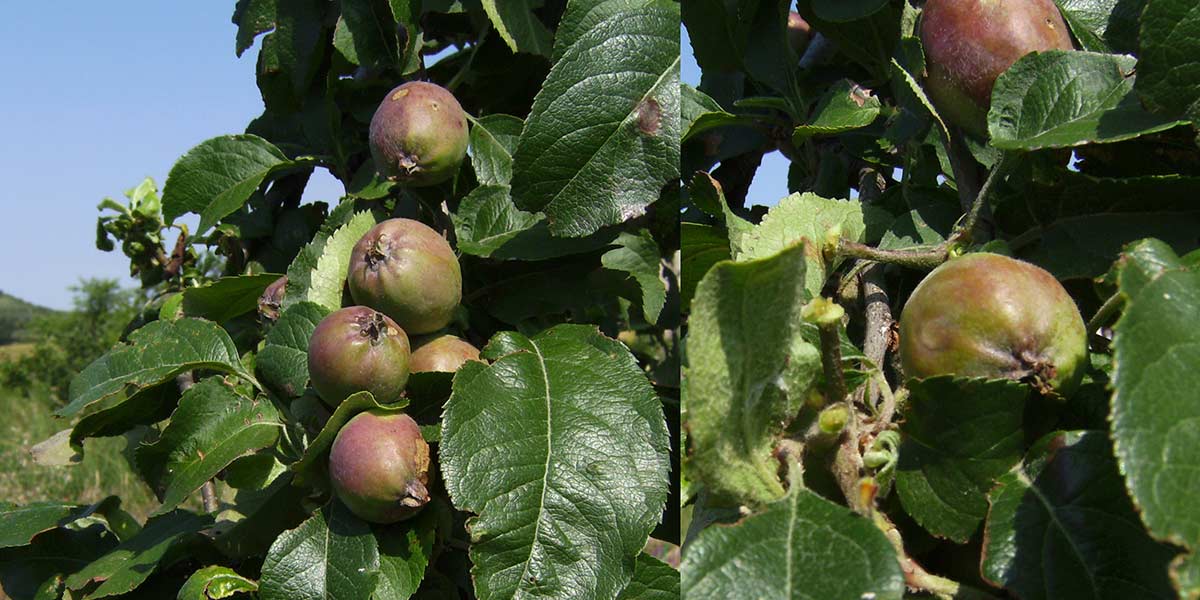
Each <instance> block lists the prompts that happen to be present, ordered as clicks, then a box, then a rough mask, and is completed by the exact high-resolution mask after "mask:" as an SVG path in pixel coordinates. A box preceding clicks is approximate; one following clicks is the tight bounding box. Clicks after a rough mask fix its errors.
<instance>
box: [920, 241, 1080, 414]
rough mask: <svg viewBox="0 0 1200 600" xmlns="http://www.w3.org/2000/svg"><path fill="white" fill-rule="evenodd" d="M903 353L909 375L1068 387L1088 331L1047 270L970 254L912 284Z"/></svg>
mask: <svg viewBox="0 0 1200 600" xmlns="http://www.w3.org/2000/svg"><path fill="white" fill-rule="evenodd" d="M900 360H901V364H902V365H903V367H904V373H905V375H906V376H908V377H932V376H934V375H951V374H952V375H961V376H965V377H994V378H1008V379H1013V380H1018V381H1025V382H1028V383H1031V384H1033V385H1034V386H1035V387H1037V388H1038V389H1039V390H1040V391H1042V392H1043V393H1047V394H1058V395H1067V394H1069V393H1070V392H1071V391H1073V390H1074V389H1075V387H1076V386H1078V384H1079V380H1080V378H1081V377H1082V376H1083V372H1084V369H1085V368H1086V365H1087V331H1086V326H1085V325H1084V322H1083V317H1082V316H1080V314H1079V309H1078V308H1077V307H1076V306H1075V302H1074V300H1072V299H1071V296H1070V295H1068V294H1067V291H1066V290H1065V289H1063V286H1062V285H1061V284H1060V283H1059V282H1058V280H1057V279H1055V278H1054V276H1053V275H1051V274H1050V273H1048V272H1046V271H1045V270H1043V269H1042V268H1040V267H1038V266H1036V265H1033V264H1030V263H1027V262H1024V261H1020V260H1016V259H1013V258H1009V257H1007V256H1001V255H998V254H988V253H979V254H968V255H966V256H962V257H959V258H956V259H953V260H951V261H949V262H947V263H944V264H942V265H941V266H939V267H938V268H936V269H934V270H933V272H931V273H930V274H929V275H928V276H927V277H926V278H925V279H924V280H923V281H921V283H920V284H919V285H917V287H916V289H915V290H913V293H912V296H911V297H909V299H908V302H907V303H906V304H905V305H904V309H903V312H902V313H901V315H900Z"/></svg>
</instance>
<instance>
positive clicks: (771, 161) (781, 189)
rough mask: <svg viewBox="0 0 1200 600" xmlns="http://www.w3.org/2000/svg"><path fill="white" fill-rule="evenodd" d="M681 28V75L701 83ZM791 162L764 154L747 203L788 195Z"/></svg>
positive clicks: (769, 201)
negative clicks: (788, 174)
mask: <svg viewBox="0 0 1200 600" xmlns="http://www.w3.org/2000/svg"><path fill="white" fill-rule="evenodd" d="M679 30H680V32H681V34H680V35H681V36H682V39H683V50H682V54H683V56H682V57H681V58H682V61H683V65H682V70H681V73H680V76H681V78H682V79H683V82H684V83H687V84H691V85H693V86H696V85H700V67H699V66H697V65H696V58H695V57H694V56H693V55H692V42H691V40H690V39H688V34H687V30H686V29H684V28H683V27H680V28H679ZM789 164H790V163H788V160H787V159H786V158H784V157H783V155H782V154H780V153H779V152H778V151H774V152H771V153H770V154H768V155H766V156H764V157H763V162H762V165H761V166H759V168H758V172H757V173H756V174H755V175H754V181H752V182H750V193H749V195H748V198H747V199H748V202H747V204H749V205H753V204H761V205H763V206H775V205H776V204H778V203H779V201H780V200H782V199H783V198H784V197H785V196H787V195H788V190H787V173H788V165H789ZM683 176H684V177H685V178H687V177H690V176H691V173H684V174H683Z"/></svg>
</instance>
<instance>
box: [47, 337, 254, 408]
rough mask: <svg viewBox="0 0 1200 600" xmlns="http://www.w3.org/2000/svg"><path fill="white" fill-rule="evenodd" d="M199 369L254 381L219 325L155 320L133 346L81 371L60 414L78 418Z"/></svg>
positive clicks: (131, 340)
mask: <svg viewBox="0 0 1200 600" xmlns="http://www.w3.org/2000/svg"><path fill="white" fill-rule="evenodd" d="M196 369H208V370H213V371H218V372H222V373H231V374H233V375H237V376H239V377H242V378H244V379H246V380H248V381H254V376H253V375H251V374H250V373H249V372H247V371H246V368H245V367H244V366H243V365H242V362H241V358H240V357H239V355H238V351H237V347H236V346H234V344H233V340H231V339H230V338H229V334H228V333H226V332H225V330H224V329H221V328H220V327H219V326H217V325H216V324H214V323H212V322H209V321H202V320H200V319H180V320H178V321H175V322H166V321H155V322H153V323H150V324H148V325H146V326H145V327H142V328H141V329H139V330H137V331H135V332H133V333H132V334H130V335H129V342H128V343H126V344H122V345H120V346H117V347H116V348H113V349H112V350H109V351H108V353H107V354H105V355H104V356H101V357H100V358H98V359H96V360H95V361H93V362H92V364H90V365H88V366H87V367H86V368H85V369H84V370H83V371H82V372H80V373H79V375H78V376H76V377H75V379H74V380H72V381H71V391H70V398H71V402H70V404H68V405H66V406H64V407H63V408H60V409H58V411H56V413H55V414H58V415H59V416H63V417H71V416H75V415H77V414H79V413H80V411H82V410H83V409H85V408H86V407H88V406H90V405H92V404H93V403H96V402H99V401H103V400H107V399H110V398H112V397H114V396H118V395H124V396H130V395H132V394H133V393H134V392H136V391H137V390H139V389H144V388H148V387H153V386H156V385H159V384H161V383H164V382H166V381H170V380H171V379H174V378H175V376H176V375H179V374H180V373H183V372H185V371H192V370H196ZM130 390H132V391H130Z"/></svg>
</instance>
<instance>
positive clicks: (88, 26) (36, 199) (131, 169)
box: [0, 0, 787, 308]
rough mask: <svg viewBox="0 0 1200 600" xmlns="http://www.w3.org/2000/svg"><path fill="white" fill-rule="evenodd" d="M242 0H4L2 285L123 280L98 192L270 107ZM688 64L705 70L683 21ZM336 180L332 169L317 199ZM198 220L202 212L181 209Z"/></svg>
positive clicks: (770, 180)
mask: <svg viewBox="0 0 1200 600" xmlns="http://www.w3.org/2000/svg"><path fill="white" fill-rule="evenodd" d="M233 4H234V3H233V2H232V1H228V2H217V1H211V2H161V1H149V0H128V1H125V2H120V3H92V2H85V3H72V4H71V6H70V7H69V8H64V7H61V6H57V5H52V4H49V3H43V2H27V3H9V5H6V6H5V9H6V13H5V18H4V19H3V20H2V21H0V72H2V73H4V74H5V79H6V85H5V93H3V94H0V135H2V136H3V142H0V180H2V181H4V182H5V185H4V189H3V191H2V192H0V290H3V291H5V292H7V293H10V294H14V295H16V296H18V297H20V298H24V299H26V300H29V301H31V302H35V303H37V304H41V305H44V306H50V307H53V308H68V307H69V306H70V303H71V295H70V292H69V291H68V287H69V286H71V285H73V284H75V283H76V282H78V281H79V279H80V278H82V277H112V278H117V279H119V280H120V281H121V282H122V283H123V284H125V285H127V286H134V285H136V281H135V280H134V279H132V278H130V277H129V274H128V262H127V261H126V259H125V257H124V256H123V255H121V254H120V253H119V252H112V253H106V252H101V251H99V250H97V249H96V248H95V245H94V239H95V226H96V217H97V215H98V214H99V213H98V212H97V211H96V205H97V204H98V203H99V202H100V200H101V199H102V198H104V197H106V196H108V197H113V198H117V199H121V200H123V199H124V198H123V197H122V195H121V194H122V192H123V191H124V190H126V189H129V188H130V187H133V186H134V185H136V184H137V183H138V182H140V181H141V180H142V178H143V177H146V176H150V177H153V178H154V179H155V181H157V182H158V185H159V189H161V188H162V185H163V184H164V183H165V181H166V177H167V173H168V172H169V171H170V169H171V165H172V164H174V162H175V160H176V159H177V158H178V157H179V156H180V155H182V154H183V153H184V152H186V151H187V150H188V149H189V148H191V147H193V146H195V145H196V144H198V143H200V142H202V141H204V140H205V139H208V138H210V137H214V136H217V135H222V134H228V133H240V132H241V131H243V130H244V129H245V126H246V124H247V123H248V122H249V121H250V120H251V119H253V118H254V117H255V116H257V115H258V114H259V113H260V112H261V110H262V100H261V98H260V97H259V94H258V88H257V87H255V84H254V65H255V58H256V53H257V46H255V47H254V48H252V49H251V50H249V51H247V52H246V54H245V55H243V56H242V58H240V59H239V58H237V57H236V56H235V55H234V52H233V50H234V34H235V27H234V25H233V24H232V23H231V22H230V16H231V15H232V13H233ZM683 42H684V45H683V54H684V56H683V78H684V81H686V82H689V83H692V84H693V85H695V84H697V83H698V82H699V78H700V75H699V70H698V68H697V67H696V63H695V60H694V59H693V57H692V52H691V45H690V44H689V42H688V39H687V35H686V32H684V33H683ZM786 181H787V165H786V162H784V161H783V160H782V159H781V158H780V157H779V155H778V154H777V153H776V154H774V155H773V156H772V157H768V159H767V161H766V162H765V164H764V167H763V169H761V170H760V171H759V177H757V178H756V180H755V182H754V185H753V186H752V187H751V190H750V197H751V200H752V201H753V202H755V203H758V204H774V203H775V202H776V201H777V200H778V199H779V198H781V197H783V196H784V195H786V193H787V190H786ZM340 192H341V186H340V184H338V183H337V182H336V181H335V180H333V179H332V178H331V177H329V176H328V175H327V174H325V173H324V172H323V171H320V170H318V173H317V175H315V176H314V178H313V180H312V181H311V182H310V184H309V189H308V191H307V192H306V197H307V198H308V199H310V200H333V199H335V198H337V197H338V196H339V195H340ZM184 221H185V222H189V223H190V224H192V225H194V224H195V220H194V219H191V220H189V219H184Z"/></svg>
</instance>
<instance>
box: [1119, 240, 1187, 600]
mask: <svg viewBox="0 0 1200 600" xmlns="http://www.w3.org/2000/svg"><path fill="white" fill-rule="evenodd" d="M1119 264H1121V265H1122V266H1121V268H1120V271H1119V272H1118V282H1119V284H1120V290H1121V294H1122V295H1123V296H1124V297H1125V298H1126V307H1125V312H1124V314H1123V315H1121V319H1120V320H1119V321H1117V324H1116V326H1115V327H1114V330H1115V334H1114V337H1113V362H1114V364H1115V365H1116V368H1115V369H1114V370H1113V376H1112V387H1113V390H1114V394H1113V397H1112V419H1111V421H1112V436H1113V440H1115V446H1116V455H1117V460H1118V462H1119V464H1120V467H1121V472H1122V473H1124V474H1125V481H1126V484H1127V485H1128V487H1129V493H1130V495H1131V496H1132V497H1133V502H1134V504H1135V505H1136V506H1137V508H1138V512H1139V513H1140V514H1141V517H1142V521H1143V522H1144V523H1145V524H1146V527H1147V528H1148V529H1149V530H1150V533H1151V535H1153V536H1154V537H1155V538H1157V539H1160V540H1165V541H1169V542H1172V543H1174V544H1178V545H1180V546H1183V547H1185V548H1188V549H1189V550H1190V554H1188V555H1187V556H1186V557H1185V558H1181V559H1180V562H1179V563H1178V564H1177V565H1175V567H1174V568H1175V570H1176V573H1177V575H1176V576H1177V577H1178V578H1179V579H1180V580H1181V581H1183V582H1189V583H1188V585H1189V587H1187V588H1186V589H1183V590H1181V591H1182V592H1184V597H1187V595H1188V594H1189V593H1190V594H1200V557H1198V554H1200V542H1197V540H1200V521H1197V520H1196V518H1195V503H1194V501H1193V495H1194V493H1195V492H1196V491H1197V490H1200V488H1198V487H1197V485H1198V481H1200V480H1198V479H1197V477H1196V470H1197V468H1200V444H1198V443H1197V440H1200V403H1197V402H1196V390H1197V389H1200V374H1198V373H1197V371H1196V369H1195V365H1196V364H1200V329H1198V328H1197V327H1196V326H1195V317H1196V312H1197V310H1200V268H1197V267H1196V265H1195V264H1192V265H1188V264H1186V263H1184V262H1183V261H1181V260H1180V259H1179V258H1178V257H1177V256H1176V255H1175V253H1174V252H1172V251H1171V249H1170V248H1169V247H1167V246H1166V245H1165V244H1163V243H1162V242H1159V241H1157V240H1148V241H1144V242H1141V243H1139V244H1136V245H1134V246H1132V247H1130V248H1129V249H1128V250H1127V251H1126V252H1125V254H1124V256H1122V258H1121V262H1120V263H1119Z"/></svg>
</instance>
